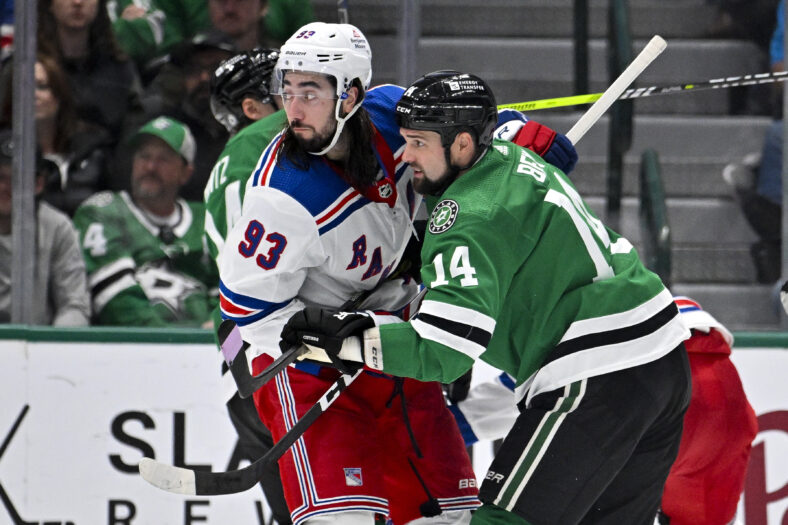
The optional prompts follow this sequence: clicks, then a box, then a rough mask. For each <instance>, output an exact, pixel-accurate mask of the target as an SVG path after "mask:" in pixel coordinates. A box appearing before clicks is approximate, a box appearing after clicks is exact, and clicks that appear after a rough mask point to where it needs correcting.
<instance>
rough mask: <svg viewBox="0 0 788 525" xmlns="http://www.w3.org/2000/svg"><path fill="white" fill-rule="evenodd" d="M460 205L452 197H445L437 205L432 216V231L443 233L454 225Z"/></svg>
mask: <svg viewBox="0 0 788 525" xmlns="http://www.w3.org/2000/svg"><path fill="white" fill-rule="evenodd" d="M458 211H460V206H459V205H458V204H457V203H456V202H454V201H453V200H451V199H444V200H442V201H440V202H439V203H438V205H437V206H435V209H434V210H432V215H431V216H430V228H429V229H430V233H434V234H436V235H437V234H439V233H443V232H445V231H446V230H448V229H449V228H451V227H452V225H453V224H454V221H455V220H456V219H457V212H458Z"/></svg>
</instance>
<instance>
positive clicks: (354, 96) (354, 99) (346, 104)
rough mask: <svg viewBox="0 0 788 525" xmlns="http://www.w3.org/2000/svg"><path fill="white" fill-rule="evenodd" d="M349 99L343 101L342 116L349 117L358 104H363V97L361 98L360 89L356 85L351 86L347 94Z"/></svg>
mask: <svg viewBox="0 0 788 525" xmlns="http://www.w3.org/2000/svg"><path fill="white" fill-rule="evenodd" d="M345 93H346V94H347V97H346V98H345V99H344V100H342V114H343V115H347V114H348V113H350V110H352V109H353V107H354V106H355V105H356V104H361V97H359V89H358V86H356V85H355V84H354V85H352V86H350V87H349V88H348V90H347V91H346V92H345Z"/></svg>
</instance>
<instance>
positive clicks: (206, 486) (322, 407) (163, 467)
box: [139, 368, 363, 496]
mask: <svg viewBox="0 0 788 525" xmlns="http://www.w3.org/2000/svg"><path fill="white" fill-rule="evenodd" d="M362 371H363V369H362V368H359V369H358V370H357V371H356V372H355V373H353V374H352V375H349V374H346V375H342V376H340V377H339V379H337V380H336V382H335V383H334V384H333V385H332V386H331V388H329V389H328V390H326V392H325V393H324V394H323V395H322V396H321V397H320V399H319V400H318V401H317V403H315V404H314V405H312V407H311V408H310V409H309V410H307V411H306V413H305V414H304V415H303V416H301V419H299V420H298V421H297V422H296V424H295V425H293V427H292V428H291V429H290V430H288V431H287V434H285V435H284V436H282V439H280V440H279V441H277V442H276V444H275V445H274V446H273V447H272V448H271V450H269V451H268V452H266V454H265V455H264V456H263V457H261V458H259V459H257V460H256V461H255V462H254V463H252V464H250V465H248V466H247V467H244V468H242V469H239V470H230V471H228V472H206V471H203V470H191V469H187V468H183V467H176V466H173V465H167V464H166V463H160V462H158V461H156V460H155V459H151V458H142V460H141V461H140V463H139V470H140V475H141V476H142V478H143V479H144V480H145V481H147V482H148V483H150V484H151V485H153V486H154V487H156V488H159V489H162V490H166V491H167V492H172V493H175V494H185V495H188V496H218V495H222V494H236V493H238V492H244V491H246V490H249V489H250V488H252V487H254V486H255V485H256V484H257V482H258V481H259V480H260V479H261V478H262V477H263V473H264V471H265V469H266V467H267V464H268V463H271V462H275V461H277V460H278V459H279V458H280V457H282V454H284V453H285V452H287V450H288V449H289V448H290V447H291V446H292V445H293V443H295V442H296V441H298V439H299V438H300V437H301V436H302V435H303V434H304V432H306V430H307V429H308V428H309V427H310V426H311V425H312V424H313V423H314V422H315V421H316V420H317V418H319V417H320V416H321V414H323V412H325V411H326V409H327V408H328V407H329V406H331V404H332V403H333V402H334V401H336V399H337V398H338V397H339V394H340V393H342V391H343V390H345V389H346V388H347V387H349V386H350V384H351V383H353V381H355V380H356V378H357V377H358V376H359V375H361V372H362Z"/></svg>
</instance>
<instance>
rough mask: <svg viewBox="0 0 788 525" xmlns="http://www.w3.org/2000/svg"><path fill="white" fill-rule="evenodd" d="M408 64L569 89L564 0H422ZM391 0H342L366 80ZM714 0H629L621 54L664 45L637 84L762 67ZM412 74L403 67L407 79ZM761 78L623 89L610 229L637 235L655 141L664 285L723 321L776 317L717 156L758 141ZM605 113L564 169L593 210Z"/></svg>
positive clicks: (504, 89)
mask: <svg viewBox="0 0 788 525" xmlns="http://www.w3.org/2000/svg"><path fill="white" fill-rule="evenodd" d="M417 3H419V4H420V5H421V14H422V17H421V35H422V36H421V38H420V41H419V46H418V50H419V51H418V59H417V60H418V63H417V67H416V71H417V73H418V74H423V73H427V72H429V71H433V70H436V69H449V68H451V69H458V70H462V71H468V72H472V73H475V74H478V75H480V76H481V77H483V78H485V79H486V80H488V81H489V83H490V85H491V87H492V88H493V90H494V91H495V93H496V96H497V98H498V102H499V103H505V102H521V101H529V100H537V99H543V98H553V97H560V96H569V95H574V94H576V93H574V92H573V89H574V87H573V86H574V83H573V82H574V81H573V78H574V76H573V75H574V73H573V71H574V70H573V40H572V31H573V1H572V0H421V1H420V2H417ZM313 5H314V8H315V13H316V15H317V17H318V19H319V20H325V21H329V22H334V21H336V20H337V13H336V1H335V0H313ZM607 5H608V2H607V1H606V0H590V1H589V11H590V12H589V34H590V41H589V65H588V70H589V77H590V78H589V83H590V92H592V93H594V92H602V91H604V89H605V88H606V87H607V85H608V83H609V79H608V68H607V58H606V46H607V44H606V39H605V34H606V28H607ZM399 13H400V2H399V0H351V1H350V2H349V14H350V21H351V22H352V23H354V24H355V25H357V26H358V27H359V28H360V29H361V30H362V31H364V33H365V34H366V35H367V37H368V38H369V39H370V41H371V45H372V50H373V61H372V62H373V84H380V83H384V82H396V81H397V64H398V56H399V55H398V53H399V46H398V44H397V42H398V40H397V35H396V32H397V27H398V24H399V19H400V14H399ZM716 14H717V13H716V10H715V8H714V7H713V6H711V5H709V4H707V3H706V1H705V0H632V1H631V2H630V3H629V18H630V25H631V30H632V36H633V56H634V55H636V54H637V53H638V52H639V51H640V50H641V49H642V48H643V46H644V45H645V43H646V42H647V41H648V40H649V39H650V38H651V36H653V35H654V34H659V35H661V36H662V37H663V38H665V39H666V40H667V41H668V48H667V49H666V51H665V52H664V53H663V54H662V55H661V56H660V57H658V58H657V59H656V61H655V62H654V63H653V64H652V65H651V66H650V67H649V68H648V69H647V70H646V71H645V72H644V73H643V74H642V75H641V76H640V78H639V79H638V81H637V82H636V84H635V85H636V86H640V87H644V86H650V85H674V84H685V83H690V82H701V81H705V80H709V79H713V78H719V77H725V76H735V75H741V74H747V73H759V72H765V71H768V65H767V59H766V56H765V54H764V53H763V52H762V51H760V50H759V49H758V48H757V46H756V45H755V44H754V43H753V42H751V41H748V40H735V39H712V38H708V37H707V36H706V35H707V32H708V30H709V28H710V27H711V25H712V23H713V22H714V20H715V18H716ZM411 80H412V79H411ZM769 89H770V86H768V85H767V86H753V87H747V88H735V89H724V90H707V91H699V92H696V93H689V92H683V93H678V94H671V95H664V96H659V97H651V98H647V99H641V100H636V101H635V102H634V113H635V122H634V135H633V140H632V147H631V148H630V150H629V153H628V154H627V156H626V157H625V167H624V180H623V188H624V198H623V201H622V213H621V224H620V227H619V229H620V230H621V232H622V233H623V234H624V235H625V236H626V237H627V238H628V239H630V240H631V241H632V242H633V243H634V244H635V245H636V246H639V242H640V237H641V236H640V231H639V222H638V221H639V219H638V198H637V197H638V192H639V189H638V188H639V184H638V171H639V164H640V156H641V153H642V152H643V151H644V150H645V149H647V148H653V149H654V150H656V151H657V153H658V154H659V160H660V165H661V173H662V178H663V184H664V188H665V193H666V196H667V208H668V221H669V224H670V226H671V232H672V249H671V253H672V275H671V281H672V286H671V288H672V290H673V292H674V293H677V294H686V295H690V296H692V297H693V298H695V299H696V300H698V301H699V302H700V303H701V304H702V305H703V307H704V308H705V309H707V310H708V311H710V312H712V313H713V314H714V315H715V316H716V317H717V319H719V320H720V321H721V322H722V323H724V324H725V325H727V326H728V327H729V328H730V329H732V330H754V331H760V330H779V329H780V314H779V311H778V307H777V302H776V294H775V289H774V286H772V285H770V284H759V283H757V280H756V272H755V267H754V265H753V262H752V259H751V257H750V253H749V247H750V244H751V243H752V242H754V241H755V240H757V238H756V236H755V234H754V232H753V231H752V230H751V229H750V227H749V226H748V224H747V222H746V220H745V218H744V216H743V215H742V213H741V211H740V208H739V206H738V204H737V203H736V202H735V200H734V199H733V193H732V190H731V188H730V187H729V186H728V185H727V184H725V182H724V181H723V179H722V176H721V173H722V169H723V167H724V166H725V165H726V164H728V163H731V162H738V161H740V160H741V159H742V157H744V156H745V155H746V154H748V153H751V152H755V151H760V148H761V144H762V141H763V135H764V131H765V129H766V127H767V126H768V124H769V122H770V121H771V119H770V117H769V116H768V115H767V112H768V110H765V109H764V108H766V107H768V106H767V105H764V104H763V101H766V100H768V98H769V96H770V93H769ZM583 110H584V108H582V107H581V108H564V109H550V110H542V111H538V112H537V111H534V112H532V113H530V114H529V115H530V116H531V117H532V118H535V119H537V120H539V121H540V122H544V123H545V124H548V125H550V126H551V127H553V128H554V129H557V130H560V131H563V132H566V131H567V130H569V128H571V126H572V124H573V123H574V122H575V121H576V120H577V119H578V118H579V116H580V114H581V111H583ZM607 129H608V121H607V118H606V117H603V118H602V119H601V120H600V121H599V123H598V124H597V125H596V126H595V127H593V128H592V129H591V130H590V131H589V132H588V133H587V135H586V136H585V137H584V138H583V139H582V140H581V141H580V142H579V144H578V151H579V154H580V159H581V160H580V163H579V164H578V167H577V168H576V170H575V171H574V173H573V174H572V179H573V180H574V181H575V183H576V185H577V186H578V189H579V190H580V192H581V194H582V195H584V197H586V198H587V200H588V202H589V203H590V205H591V206H592V208H594V210H595V211H596V212H597V213H598V214H599V215H600V216H601V217H602V218H603V219H604V216H605V178H606V169H607V168H606V163H607V141H608V133H607Z"/></svg>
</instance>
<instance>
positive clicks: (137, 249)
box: [74, 117, 218, 326]
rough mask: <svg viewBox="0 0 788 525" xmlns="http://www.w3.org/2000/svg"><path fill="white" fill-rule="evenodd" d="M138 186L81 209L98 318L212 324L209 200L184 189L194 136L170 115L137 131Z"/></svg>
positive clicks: (77, 219) (134, 180) (100, 196)
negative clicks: (185, 194)
mask: <svg viewBox="0 0 788 525" xmlns="http://www.w3.org/2000/svg"><path fill="white" fill-rule="evenodd" d="M133 150H134V153H133V157H132V168H131V193H130V194H129V193H127V192H125V191H120V192H100V193H97V194H96V195H94V196H93V197H91V198H89V199H88V200H87V201H85V202H84V203H83V204H82V205H81V206H80V207H79V208H78V209H77V212H76V214H75V216H74V223H75V224H76V226H77V229H78V230H79V234H80V241H81V244H82V251H83V255H84V257H85V261H86V263H87V271H88V282H89V286H90V290H91V294H92V300H93V313H94V316H95V321H96V322H97V323H98V324H110V325H128V326H169V325H182V326H203V325H206V326H209V325H210V315H211V312H212V311H213V308H214V307H215V306H216V302H217V293H216V290H215V287H216V283H217V282H218V277H217V274H216V267H215V265H214V264H213V261H212V260H211V259H210V257H209V256H208V254H207V252H206V251H205V250H204V248H203V240H202V232H203V228H202V225H203V222H204V213H205V211H204V210H205V208H204V206H203V205H202V203H196V202H186V201H184V200H183V199H181V198H179V197H178V191H179V190H180V189H181V187H182V186H183V185H184V184H186V183H187V182H188V180H189V178H190V177H191V174H192V163H193V161H194V156H195V145H194V138H193V137H192V134H191V131H190V130H189V128H188V127H187V126H185V125H184V124H183V123H181V122H179V121H176V120H174V119H171V118H167V117H159V118H156V119H154V120H152V121H150V122H148V123H147V124H145V125H144V126H143V127H142V128H140V130H139V131H138V132H137V134H136V135H134V137H133Z"/></svg>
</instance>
